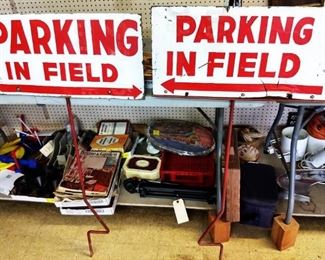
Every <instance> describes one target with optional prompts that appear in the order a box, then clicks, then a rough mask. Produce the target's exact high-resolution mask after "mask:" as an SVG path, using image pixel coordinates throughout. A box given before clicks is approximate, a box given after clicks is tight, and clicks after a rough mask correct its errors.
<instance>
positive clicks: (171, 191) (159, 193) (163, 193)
mask: <svg viewBox="0 0 325 260" xmlns="http://www.w3.org/2000/svg"><path fill="white" fill-rule="evenodd" d="M123 185H124V188H125V189H126V190H127V191H128V192H130V193H137V192H138V193H139V194H140V197H161V198H164V197H165V198H175V199H177V198H183V199H192V200H203V201H207V202H208V203H209V204H213V203H215V202H216V197H215V190H214V189H198V188H194V187H184V186H182V185H178V184H172V183H163V182H152V181H147V180H139V179H137V178H129V179H126V180H124V182H123Z"/></svg>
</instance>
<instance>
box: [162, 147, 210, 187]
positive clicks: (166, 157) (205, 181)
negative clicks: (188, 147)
mask: <svg viewBox="0 0 325 260" xmlns="http://www.w3.org/2000/svg"><path fill="white" fill-rule="evenodd" d="M214 157H215V154H214V153H210V154H209V155H206V156H181V155H178V154H174V153H171V152H168V151H163V153H162V157H161V161H162V163H161V168H160V179H161V181H166V182H172V183H178V184H182V185H184V186H191V187H206V188H208V187H209V188H210V187H214V186H215V158H214Z"/></svg>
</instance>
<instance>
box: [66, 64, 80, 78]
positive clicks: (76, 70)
mask: <svg viewBox="0 0 325 260" xmlns="http://www.w3.org/2000/svg"><path fill="white" fill-rule="evenodd" d="M68 66H69V74H70V80H71V81H83V75H82V64H81V63H69V64H68Z"/></svg>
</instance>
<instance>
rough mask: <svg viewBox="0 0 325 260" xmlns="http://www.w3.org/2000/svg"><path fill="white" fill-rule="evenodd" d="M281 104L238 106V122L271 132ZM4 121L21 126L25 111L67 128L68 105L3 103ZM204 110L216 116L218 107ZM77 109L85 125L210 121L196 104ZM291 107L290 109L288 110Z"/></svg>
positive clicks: (36, 120) (30, 120)
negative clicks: (118, 121)
mask: <svg viewBox="0 0 325 260" xmlns="http://www.w3.org/2000/svg"><path fill="white" fill-rule="evenodd" d="M277 109H278V105H277V104H276V103H273V102H269V103H267V104H266V105H264V106H263V107H259V108H245V109H244V108H238V109H236V110H235V118H234V123H235V124H236V125H250V126H254V127H255V128H256V129H258V130H259V131H261V132H263V133H267V131H268V129H269V128H270V126H271V124H272V122H273V120H274V118H275V115H276V113H277ZM0 111H1V115H2V117H1V118H0V119H2V124H6V125H8V126H10V127H13V128H17V129H20V123H19V121H18V119H17V116H19V115H21V114H24V115H25V118H26V122H27V124H28V125H29V126H30V127H37V128H39V129H41V130H54V129H61V128H64V125H65V123H66V122H67V121H68V118H67V110H66V108H65V106H57V105H47V106H44V105H42V106H36V105H3V106H1V107H0ZM204 111H205V112H206V113H207V114H208V116H209V117H210V118H211V119H212V120H213V119H214V111H215V110H214V109H213V108H205V109H204ZM73 112H74V114H75V115H76V116H77V117H78V119H79V121H80V123H81V127H82V128H83V129H93V130H95V129H96V123H98V122H99V121H100V120H103V119H128V120H130V121H131V122H132V123H149V122H150V121H151V120H153V119H182V120H188V121H194V122H198V123H201V124H203V125H207V121H206V120H205V119H204V118H203V117H202V115H201V114H200V113H199V112H198V111H197V110H196V109H195V108H173V107H171V108H161V107H159V108H153V107H120V106H109V107H107V106H80V105H79V106H73ZM287 112H288V111H286V113H287ZM286 113H284V115H283V117H282V121H281V123H285V122H286V119H287V114H286ZM228 116H229V113H228V109H226V110H225V124H227V122H228Z"/></svg>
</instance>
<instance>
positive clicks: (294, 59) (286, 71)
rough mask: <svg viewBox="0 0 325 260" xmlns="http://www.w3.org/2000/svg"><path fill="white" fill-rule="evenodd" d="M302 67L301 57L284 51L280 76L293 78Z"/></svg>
mask: <svg viewBox="0 0 325 260" xmlns="http://www.w3.org/2000/svg"><path fill="white" fill-rule="evenodd" d="M289 62H291V68H288V67H289ZM299 69H300V59H299V57H298V56H297V55H296V54H294V53H283V55H282V60H281V65H280V72H279V78H291V77H293V76H295V75H296V74H297V73H298V71H299Z"/></svg>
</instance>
